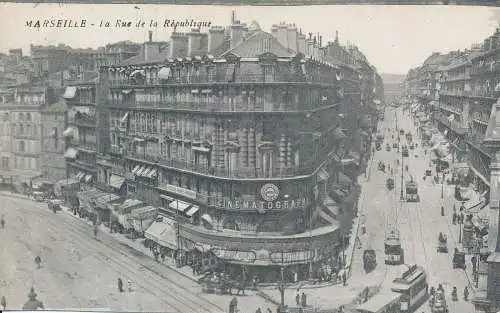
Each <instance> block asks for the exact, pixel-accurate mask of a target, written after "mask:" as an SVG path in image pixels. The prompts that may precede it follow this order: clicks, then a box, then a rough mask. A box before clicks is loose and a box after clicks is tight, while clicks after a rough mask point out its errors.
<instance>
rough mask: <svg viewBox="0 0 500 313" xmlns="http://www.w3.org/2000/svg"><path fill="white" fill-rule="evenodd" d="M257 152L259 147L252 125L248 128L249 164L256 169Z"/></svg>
mask: <svg viewBox="0 0 500 313" xmlns="http://www.w3.org/2000/svg"><path fill="white" fill-rule="evenodd" d="M256 153H257V147H256V146H255V129H254V128H253V127H250V129H249V130H248V166H249V167H250V168H251V169H252V170H253V171H254V170H255V168H256V166H257V165H256Z"/></svg>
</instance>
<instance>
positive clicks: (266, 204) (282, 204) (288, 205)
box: [217, 198, 309, 211]
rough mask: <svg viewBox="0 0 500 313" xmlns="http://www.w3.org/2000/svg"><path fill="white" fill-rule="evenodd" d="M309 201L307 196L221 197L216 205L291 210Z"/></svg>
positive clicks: (261, 209)
mask: <svg viewBox="0 0 500 313" xmlns="http://www.w3.org/2000/svg"><path fill="white" fill-rule="evenodd" d="M308 203H309V201H308V200H307V198H298V199H287V200H277V201H262V200H245V199H241V198H237V199H232V200H225V199H221V200H219V202H218V203H217V207H219V208H224V209H229V210H256V211H263V210H264V211H265V210H293V209H300V208H303V207H306V206H307V205H308Z"/></svg>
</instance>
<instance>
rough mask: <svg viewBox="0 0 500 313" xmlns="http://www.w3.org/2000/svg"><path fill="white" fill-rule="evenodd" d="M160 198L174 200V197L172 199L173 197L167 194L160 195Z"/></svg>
mask: <svg viewBox="0 0 500 313" xmlns="http://www.w3.org/2000/svg"><path fill="white" fill-rule="evenodd" d="M160 198H162V199H165V200H167V201H175V199H174V198H172V197H169V196H167V195H160Z"/></svg>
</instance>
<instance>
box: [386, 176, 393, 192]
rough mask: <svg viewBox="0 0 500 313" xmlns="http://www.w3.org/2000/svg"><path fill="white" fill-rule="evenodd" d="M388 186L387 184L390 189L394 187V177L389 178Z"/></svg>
mask: <svg viewBox="0 0 500 313" xmlns="http://www.w3.org/2000/svg"><path fill="white" fill-rule="evenodd" d="M386 186H387V189H389V190H392V189H394V179H392V178H387V181H386Z"/></svg>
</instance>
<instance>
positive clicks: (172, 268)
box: [61, 205, 198, 283]
mask: <svg viewBox="0 0 500 313" xmlns="http://www.w3.org/2000/svg"><path fill="white" fill-rule="evenodd" d="M61 208H62V209H63V212H65V213H67V214H68V215H69V216H71V217H73V218H74V219H76V220H79V221H82V222H84V223H85V222H86V221H85V220H83V219H81V218H80V217H79V216H77V215H74V214H72V213H71V209H70V208H68V207H67V206H64V205H62V206H61ZM109 235H110V234H109ZM112 237H113V236H112ZM120 243H121V244H123V245H126V246H127V247H128V248H130V249H132V250H135V251H137V252H140V253H143V252H142V251H140V250H138V249H136V248H135V247H133V246H131V245H129V244H128V243H127V242H123V241H120ZM143 254H144V255H145V256H148V257H151V256H150V255H147V254H145V253H143ZM162 265H163V266H165V267H168V268H169V269H171V270H173V271H175V272H176V273H179V274H180V275H182V276H184V277H185V278H188V279H189V280H191V281H193V282H195V283H198V280H197V279H196V278H194V277H191V276H189V275H187V274H186V273H184V272H181V271H179V270H178V269H177V268H176V267H174V266H171V265H169V264H162Z"/></svg>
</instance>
